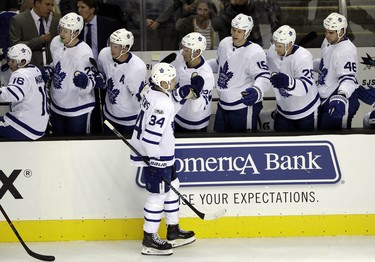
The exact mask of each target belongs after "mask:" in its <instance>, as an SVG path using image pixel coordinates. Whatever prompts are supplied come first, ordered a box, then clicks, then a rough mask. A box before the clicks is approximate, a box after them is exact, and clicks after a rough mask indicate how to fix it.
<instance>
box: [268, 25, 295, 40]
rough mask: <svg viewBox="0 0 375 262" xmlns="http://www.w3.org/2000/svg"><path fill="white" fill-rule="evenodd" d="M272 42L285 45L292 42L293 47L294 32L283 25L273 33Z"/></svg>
mask: <svg viewBox="0 0 375 262" xmlns="http://www.w3.org/2000/svg"><path fill="white" fill-rule="evenodd" d="M273 41H274V42H276V43H280V44H285V45H287V44H289V43H290V42H292V45H293V44H294V42H295V41H296V30H294V29H293V28H291V27H290V26H288V25H283V26H281V27H279V28H278V29H277V30H276V31H275V32H274V33H273Z"/></svg>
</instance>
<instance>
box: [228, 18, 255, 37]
mask: <svg viewBox="0 0 375 262" xmlns="http://www.w3.org/2000/svg"><path fill="white" fill-rule="evenodd" d="M231 25H232V27H233V28H237V29H241V30H245V37H246V38H247V37H248V36H249V35H250V33H251V30H253V27H254V22H253V18H252V17H251V16H247V15H244V14H238V15H237V16H236V17H235V18H233V19H232V23H231Z"/></svg>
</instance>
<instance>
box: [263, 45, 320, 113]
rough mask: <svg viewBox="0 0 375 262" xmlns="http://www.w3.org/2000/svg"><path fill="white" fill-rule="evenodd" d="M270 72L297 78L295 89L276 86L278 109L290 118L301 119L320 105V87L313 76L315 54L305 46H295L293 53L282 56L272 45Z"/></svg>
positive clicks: (269, 54) (270, 50) (269, 60)
mask: <svg viewBox="0 0 375 262" xmlns="http://www.w3.org/2000/svg"><path fill="white" fill-rule="evenodd" d="M267 64H268V66H269V69H270V72H276V73H279V72H280V73H284V74H286V75H288V76H289V77H292V78H294V79H295V87H294V89H293V90H288V91H287V90H286V89H278V88H274V91H275V97H276V104H277V111H278V112H279V113H280V114H281V115H283V116H284V117H286V118H288V119H293V120H294V119H301V118H304V117H306V116H308V115H310V114H311V113H313V112H314V111H315V110H316V109H317V108H318V107H319V105H320V97H319V94H318V89H317V87H316V85H315V80H314V76H313V56H312V54H311V53H310V52H309V51H308V50H306V49H305V48H303V47H300V46H296V45H295V46H294V47H293V50H292V53H291V54H290V55H288V56H286V57H280V56H279V55H278V54H277V52H276V51H275V45H271V47H270V48H269V50H268V52H267Z"/></svg>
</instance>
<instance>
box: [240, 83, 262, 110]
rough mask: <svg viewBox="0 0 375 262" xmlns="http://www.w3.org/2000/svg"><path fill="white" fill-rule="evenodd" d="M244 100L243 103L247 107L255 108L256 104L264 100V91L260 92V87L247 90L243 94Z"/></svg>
mask: <svg viewBox="0 0 375 262" xmlns="http://www.w3.org/2000/svg"><path fill="white" fill-rule="evenodd" d="M241 94H242V99H241V102H242V103H244V104H245V105H247V106H253V105H254V104H256V103H258V102H259V101H261V100H262V96H263V95H262V94H263V93H262V90H260V89H259V88H258V87H256V86H253V87H250V88H247V89H246V90H245V91H243V92H241Z"/></svg>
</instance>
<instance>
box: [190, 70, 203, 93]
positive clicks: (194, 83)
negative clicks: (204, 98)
mask: <svg viewBox="0 0 375 262" xmlns="http://www.w3.org/2000/svg"><path fill="white" fill-rule="evenodd" d="M190 84H191V88H192V90H193V92H194V96H195V97H196V98H198V97H200V95H201V91H202V89H203V86H204V79H203V77H201V76H200V75H198V74H195V75H194V74H193V75H192V76H191V79H190Z"/></svg>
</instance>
